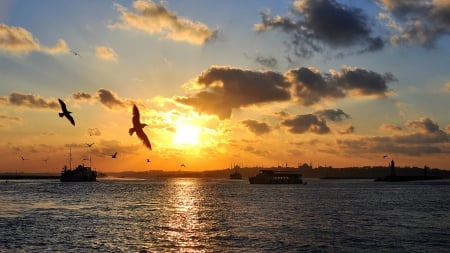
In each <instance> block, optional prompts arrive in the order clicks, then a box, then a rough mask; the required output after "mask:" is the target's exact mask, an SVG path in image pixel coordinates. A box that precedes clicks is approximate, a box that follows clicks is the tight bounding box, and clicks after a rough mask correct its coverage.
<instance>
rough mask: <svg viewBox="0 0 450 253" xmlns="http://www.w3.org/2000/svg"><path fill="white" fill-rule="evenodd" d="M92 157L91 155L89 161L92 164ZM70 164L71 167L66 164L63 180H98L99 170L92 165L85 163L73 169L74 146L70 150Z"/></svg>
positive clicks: (61, 178) (62, 174)
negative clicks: (85, 164) (93, 168)
mask: <svg viewBox="0 0 450 253" xmlns="http://www.w3.org/2000/svg"><path fill="white" fill-rule="evenodd" d="M91 162H92V161H91V158H90V157H89V163H90V164H91ZM69 164H70V167H69V168H67V166H64V168H63V170H62V172H61V177H60V178H59V180H60V181H61V182H89V181H97V171H95V170H92V169H91V167H87V166H84V164H80V165H78V166H77V167H76V168H75V169H72V148H71V147H70V151H69Z"/></svg>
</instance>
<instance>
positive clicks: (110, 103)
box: [97, 89, 130, 109]
mask: <svg viewBox="0 0 450 253" xmlns="http://www.w3.org/2000/svg"><path fill="white" fill-rule="evenodd" d="M97 98H98V100H99V101H100V103H101V104H102V105H104V106H106V107H107V108H109V109H114V108H123V107H127V106H129V105H130V103H128V102H126V101H123V100H121V99H120V98H119V96H118V95H117V94H115V93H113V92H112V91H109V90H106V89H99V90H98V91H97Z"/></svg>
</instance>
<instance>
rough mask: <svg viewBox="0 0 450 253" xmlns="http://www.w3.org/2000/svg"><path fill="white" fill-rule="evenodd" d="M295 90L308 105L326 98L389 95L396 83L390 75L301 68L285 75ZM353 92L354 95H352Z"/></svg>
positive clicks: (343, 69)
mask: <svg viewBox="0 0 450 253" xmlns="http://www.w3.org/2000/svg"><path fill="white" fill-rule="evenodd" d="M286 76H287V77H288V79H289V81H290V82H292V84H293V85H294V88H295V95H296V97H297V99H298V101H299V103H300V104H302V105H305V106H309V105H313V104H316V103H318V102H320V101H321V100H322V99H324V98H343V97H346V96H348V95H352V96H368V95H375V96H381V97H382V96H386V94H387V92H388V87H387V83H388V82H393V81H396V78H395V77H394V75H392V74H391V73H386V74H384V75H381V74H379V73H376V72H373V71H369V70H365V69H362V68H350V67H346V66H344V67H342V69H341V72H337V71H331V72H330V73H329V74H323V75H322V74H321V73H320V72H319V71H317V70H315V69H313V68H305V67H301V68H298V69H292V70H289V71H288V73H287V74H286ZM349 92H351V94H349Z"/></svg>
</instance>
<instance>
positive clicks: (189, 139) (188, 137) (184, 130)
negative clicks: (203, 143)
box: [174, 124, 200, 145]
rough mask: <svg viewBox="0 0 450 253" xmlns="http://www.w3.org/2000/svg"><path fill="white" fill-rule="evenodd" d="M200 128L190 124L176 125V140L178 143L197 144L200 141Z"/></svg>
mask: <svg viewBox="0 0 450 253" xmlns="http://www.w3.org/2000/svg"><path fill="white" fill-rule="evenodd" d="M199 134H200V128H199V127H197V126H194V125H190V124H183V125H179V126H177V127H176V133H175V135H174V142H175V144H177V145H185V144H187V145H197V144H198V143H199Z"/></svg>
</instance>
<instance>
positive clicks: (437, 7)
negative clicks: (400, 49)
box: [380, 0, 450, 47]
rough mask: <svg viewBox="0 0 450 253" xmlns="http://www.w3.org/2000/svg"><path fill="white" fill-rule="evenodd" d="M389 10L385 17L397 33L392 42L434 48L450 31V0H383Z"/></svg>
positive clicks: (383, 5)
mask: <svg viewBox="0 0 450 253" xmlns="http://www.w3.org/2000/svg"><path fill="white" fill-rule="evenodd" d="M380 2H381V6H382V7H383V8H384V10H385V11H386V13H383V15H382V17H384V18H386V19H388V20H389V24H388V25H389V26H390V27H391V28H394V30H395V32H396V33H395V34H394V35H393V36H392V37H391V42H392V43H394V44H397V45H398V44H399V43H401V42H411V43H418V44H420V45H422V46H424V47H433V46H434V44H435V42H436V40H438V39H439V38H441V37H444V36H448V35H449V34H450V18H449V17H450V1H448V0H435V1H431V0H421V1H405V0H381V1H380Z"/></svg>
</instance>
